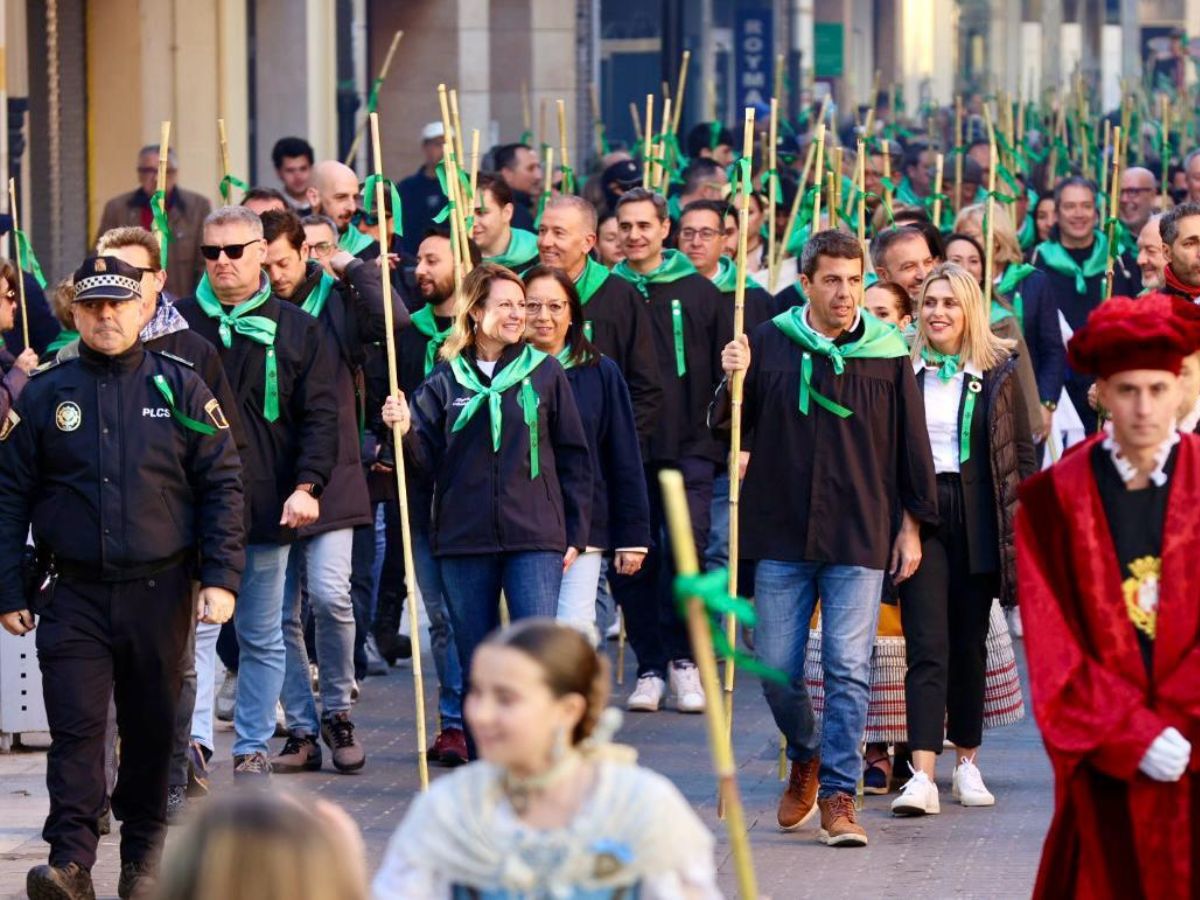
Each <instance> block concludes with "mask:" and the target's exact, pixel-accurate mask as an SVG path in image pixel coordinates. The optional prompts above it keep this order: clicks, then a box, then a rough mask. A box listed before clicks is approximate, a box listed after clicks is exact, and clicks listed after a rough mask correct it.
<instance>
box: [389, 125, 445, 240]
mask: <svg viewBox="0 0 1200 900" xmlns="http://www.w3.org/2000/svg"><path fill="white" fill-rule="evenodd" d="M445 144H446V129H445V128H444V127H443V126H442V123H441V122H430V123H429V124H428V125H426V126H425V127H424V128H422V129H421V156H422V157H423V162H422V163H421V167H420V168H419V169H417V171H415V172H414V173H413V174H411V175H409V176H408V177H407V178H405V179H404V180H403V181H401V182H400V183H399V184H398V185H397V188H398V189H399V191H400V203H401V205H403V207H404V214H403V217H402V220H401V221H402V222H403V224H404V234H405V237H404V250H405V252H407V253H414V254H415V253H416V252H417V248H418V247H420V246H421V238H422V236H423V235H424V234H425V232H426V231H428V230H429V228H430V227H431V226H432V225H433V217H434V216H436V215H437V214H438V211H439V210H440V209H441V208H442V207H443V206H444V205H445V203H446V195H445V194H443V193H442V186H441V185H440V184H439V183H438V180H437V164H438V163H440V162H441V161H442V155H443V153H444V152H445Z"/></svg>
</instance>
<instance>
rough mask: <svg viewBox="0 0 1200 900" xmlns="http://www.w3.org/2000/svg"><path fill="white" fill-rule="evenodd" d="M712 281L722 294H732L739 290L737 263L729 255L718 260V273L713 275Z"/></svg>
mask: <svg viewBox="0 0 1200 900" xmlns="http://www.w3.org/2000/svg"><path fill="white" fill-rule="evenodd" d="M712 283H713V284H715V285H716V286H717V290H718V291H720V292H721V293H722V294H732V293H733V292H734V291H736V290H737V263H735V262H734V261H733V260H732V259H730V258H729V257H728V256H722V257H721V258H720V259H718V260H717V274H716V275H714V276H713V277H712Z"/></svg>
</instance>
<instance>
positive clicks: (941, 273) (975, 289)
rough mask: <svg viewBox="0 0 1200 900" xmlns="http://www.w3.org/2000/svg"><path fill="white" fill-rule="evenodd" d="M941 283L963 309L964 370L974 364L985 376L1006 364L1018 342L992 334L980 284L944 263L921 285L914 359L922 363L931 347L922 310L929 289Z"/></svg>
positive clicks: (960, 355)
mask: <svg viewBox="0 0 1200 900" xmlns="http://www.w3.org/2000/svg"><path fill="white" fill-rule="evenodd" d="M938 281H945V282H947V283H948V284H949V285H950V290H951V291H952V292H953V294H954V299H955V300H957V301H958V304H959V306H961V307H962V311H963V324H964V328H963V338H962V347H961V348H960V349H959V351H958V352H959V357H960V359H961V360H962V365H963V367H964V368H965V367H966V366H968V365H971V364H974V365H975V366H976V367H978V368H979V370H980V371H982V372H986V371H987V370H988V369H992V368H995V367H996V366H998V365H999V364H1000V363H1002V362H1004V360H1006V359H1007V358H1008V357H1009V355H1010V354H1011V352H1012V350H1013V348H1014V347H1016V346H1017V342H1016V341H1010V340H1005V339H1004V338H1000V337H997V336H996V335H995V334H994V333H993V332H992V327H991V324H990V321H989V320H990V318H991V317H990V315H989V313H988V310H986V309H984V308H983V291H981V290H980V289H979V282H977V281H976V280H975V276H973V275H972V274H971V273H970V272H968V271H967V270H966V269H964V268H963V267H962V266H958V265H955V264H954V263H941V264H940V265H938V266H936V267H934V270H933V271H932V272H930V273H929V275H928V276H927V277H926V278H925V281H924V283H922V285H921V296H920V298H919V299H918V300H917V335H916V337H915V338H914V339H913V345H912V358H913V359H914V360H918V359H920V358H921V351H923V350H924V349H925V348H926V347H929V346H930V344H929V340H928V338H927V337H926V335H925V320H924V318H923V317H922V316H921V308H922V307H923V306H924V305H925V294H926V293H927V292H928V291H929V286H930V285H931V284H934V283H935V282H938Z"/></svg>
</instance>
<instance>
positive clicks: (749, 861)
mask: <svg viewBox="0 0 1200 900" xmlns="http://www.w3.org/2000/svg"><path fill="white" fill-rule="evenodd" d="M658 477H659V484H660V485H661V486H662V494H663V505H664V511H665V513H666V517H667V525H668V528H669V530H670V533H671V545H672V548H673V550H674V555H675V569H676V571H677V572H679V573H680V574H681V575H695V574H696V573H697V572H698V571H699V569H700V567H699V560H698V559H697V555H696V544H695V541H694V540H693V538H692V526H691V522H690V517H689V515H688V507H687V494H686V493H685V491H684V488H683V476H682V475H681V474H680V473H679V472H677V471H675V470H665V471H663V472H661V473H659V476H658ZM687 624H688V634H689V636H690V637H691V641H692V654H693V656H694V657H695V659H696V666H697V667H698V668H699V669H700V681H701V683H702V684H703V686H704V691H705V693H706V694H707V695H708V696H709V697H716V696H718V695H719V692H720V683H719V681H718V680H717V662H716V658H715V656H714V654H713V648H712V630H711V625H710V624H709V620H708V613H707V612H706V611H705V610H704V608H703V606H702V605H701V602H700V600H699V599H697V598H695V597H691V598H689V599H688V601H687ZM724 718H725V711H724V708H723V706H722V705H721V704H720V703H708V704H706V706H705V709H704V720H705V724H706V725H707V726H708V747H709V751H710V752H711V753H712V760H713V769H714V772H715V774H716V777H717V783H718V784H719V785H721V788H722V790H721V793H722V795H723V796H724V797H725V828H726V831H727V832H728V834H729V846H730V850H731V851H732V853H733V865H734V870H735V871H736V873H737V883H738V893H739V895H740V896H741V897H742V898H743V900H757V898H758V882H757V880H756V878H755V874H754V859H753V857H752V856H751V853H750V839H749V836H748V835H747V833H746V815H745V811H744V809H743V808H742V797H741V792H740V791H739V790H738V784H737V768H736V767H735V765H734V761H733V754H732V753H731V752H730V748H729V744H728V742H727V741H726V740H725V723H724V721H723V720H724Z"/></svg>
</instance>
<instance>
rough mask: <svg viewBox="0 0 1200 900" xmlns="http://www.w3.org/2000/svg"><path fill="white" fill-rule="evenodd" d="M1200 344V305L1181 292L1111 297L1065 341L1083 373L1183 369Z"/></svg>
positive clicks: (1102, 374) (1176, 371)
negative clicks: (1184, 359) (1186, 360)
mask: <svg viewBox="0 0 1200 900" xmlns="http://www.w3.org/2000/svg"><path fill="white" fill-rule="evenodd" d="M1198 350H1200V306H1197V305H1196V304H1194V303H1189V302H1188V301H1187V300H1185V299H1183V298H1182V297H1173V296H1168V295H1167V294H1148V295H1146V296H1145V297H1139V298H1136V299H1135V298H1133V297H1113V298H1112V299H1111V300H1106V301H1105V302H1104V303H1101V304H1100V305H1099V306H1098V307H1096V309H1094V310H1092V312H1091V314H1090V315H1089V316H1088V319H1087V324H1085V325H1084V326H1083V327H1082V328H1080V329H1079V330H1078V331H1076V332H1075V334H1074V335H1073V336H1072V338H1071V340H1070V341H1069V342H1068V343H1067V361H1068V362H1069V363H1070V364H1071V368H1072V369H1074V370H1075V371H1076V372H1079V373H1081V374H1084V375H1094V376H1096V377H1097V378H1108V377H1110V376H1112V375H1115V374H1117V373H1118V372H1128V371H1130V370H1131V369H1161V370H1165V371H1167V372H1171V373H1172V374H1174V375H1178V374H1179V369H1180V367H1181V366H1182V365H1183V358H1184V357H1185V356H1191V355H1192V354H1193V353H1195V352H1197V351H1198Z"/></svg>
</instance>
